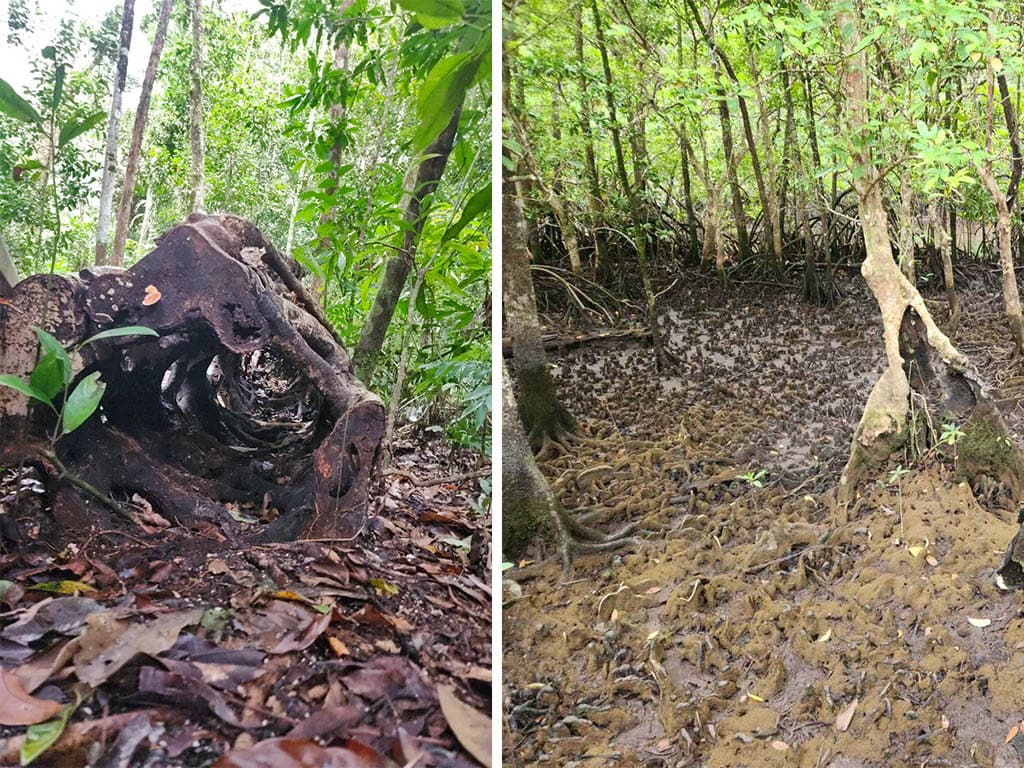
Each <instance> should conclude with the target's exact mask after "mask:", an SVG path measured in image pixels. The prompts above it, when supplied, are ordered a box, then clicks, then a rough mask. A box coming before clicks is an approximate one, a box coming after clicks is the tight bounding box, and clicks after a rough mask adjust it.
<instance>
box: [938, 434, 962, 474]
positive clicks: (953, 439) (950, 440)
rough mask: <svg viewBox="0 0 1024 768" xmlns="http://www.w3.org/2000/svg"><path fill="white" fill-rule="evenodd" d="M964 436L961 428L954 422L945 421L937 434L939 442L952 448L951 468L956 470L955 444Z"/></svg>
mask: <svg viewBox="0 0 1024 768" xmlns="http://www.w3.org/2000/svg"><path fill="white" fill-rule="evenodd" d="M963 436H964V433H963V430H962V429H960V427H958V426H957V425H956V424H952V423H946V424H943V425H942V432H941V433H940V434H939V443H940V444H942V445H948V446H950V447H951V448H952V449H953V470H954V471H956V444H957V442H958V441H959V440H960V438H962V437H963Z"/></svg>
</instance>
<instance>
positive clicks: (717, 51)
mask: <svg viewBox="0 0 1024 768" xmlns="http://www.w3.org/2000/svg"><path fill="white" fill-rule="evenodd" d="M686 4H687V5H688V6H689V8H690V13H691V14H693V20H694V22H695V23H696V24H697V27H698V28H699V29H700V33H701V35H702V36H703V37H704V41H705V42H706V43H707V45H708V48H709V49H710V51H711V58H712V64H713V65H714V66H715V67H716V73H717V65H718V64H719V63H721V65H722V66H723V67H724V69H725V72H726V74H727V75H728V76H729V79H730V80H732V81H733V82H734V83H736V84H737V85H740V80H739V78H738V77H737V76H736V71H735V70H734V69H733V67H732V62H730V61H729V57H728V56H726V55H725V51H723V50H722V49H721V48H720V47H719V45H718V44H717V43H716V42H715V38H714V36H713V35H712V33H711V29H710V26H709V23H710V22H705V21H704V20H702V19H701V17H700V12H699V11H698V9H697V6H696V4H695V3H694V2H693V0H686ZM717 90H718V96H719V99H720V101H719V116H720V117H721V116H722V115H723V114H724V115H725V116H728V114H729V107H728V104H726V102H725V88H724V87H722V85H721V81H720V80H719V83H718V89H717ZM736 103H737V105H738V106H739V109H740V118H741V122H742V124H743V136H744V138H745V139H746V142H747V150H748V151H749V152H750V165H751V167H752V168H753V171H754V182H755V183H756V184H757V194H758V197H759V198H760V200H761V210H762V212H765V213H767V209H768V204H767V200H768V193H767V190H766V188H765V183H764V175H763V174H762V173H761V160H760V157H759V155H758V154H757V145H756V144H755V143H754V131H753V129H752V128H751V125H750V113H749V112H748V110H747V101H746V99H744V98H743V95H742V94H740V93H737V94H736ZM723 131H724V128H723ZM724 139H725V137H724V135H723V144H724ZM729 143H730V145H731V144H732V130H731V128H730V130H729ZM726 162H727V163H731V161H730V160H728V159H726ZM733 174H734V175H735V170H734V171H733ZM730 185H731V182H730ZM738 188H739V182H737V183H736V186H735V187H734V188H733V195H734V196H735V195H736V193H737V192H738ZM740 207H741V208H742V200H740ZM735 209H736V203H735V202H733V210H734V212H735ZM743 226H744V230H745V227H746V224H745V223H744V225H743ZM737 240H738V241H740V243H739V246H740V259H741V260H742V259H745V258H747V257H749V256H750V246H749V237H748V235H747V233H746V231H743V232H742V233H738V236H737ZM778 266H780V265H777V267H778Z"/></svg>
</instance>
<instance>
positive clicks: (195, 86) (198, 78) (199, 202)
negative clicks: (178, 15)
mask: <svg viewBox="0 0 1024 768" xmlns="http://www.w3.org/2000/svg"><path fill="white" fill-rule="evenodd" d="M205 44H206V43H205V41H204V37H203V0H192V66H191V70H190V72H189V77H190V83H191V87H190V88H189V92H188V114H189V146H190V148H191V150H192V173H191V175H190V176H189V194H188V209H189V211H201V210H202V209H203V208H204V206H205V201H206V181H205V169H204V163H205V161H206V160H205V157H206V149H205V139H204V136H203V56H204V53H203V47H204V46H205Z"/></svg>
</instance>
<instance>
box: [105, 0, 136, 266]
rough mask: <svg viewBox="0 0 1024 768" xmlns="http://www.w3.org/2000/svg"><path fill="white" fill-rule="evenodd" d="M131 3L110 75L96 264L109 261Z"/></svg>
mask: <svg viewBox="0 0 1024 768" xmlns="http://www.w3.org/2000/svg"><path fill="white" fill-rule="evenodd" d="M134 18H135V0H124V5H123V6H122V8H121V35H120V37H119V38H118V52H117V69H116V70H115V71H114V83H113V91H114V94H113V97H112V100H111V103H110V117H109V119H108V120H107V145H106V149H105V150H104V153H103V180H102V181H101V182H100V212H99V216H98V217H97V219H96V263H97V264H101V265H102V264H106V263H108V261H109V256H108V253H107V248H108V246H109V241H110V208H111V206H112V205H113V202H114V177H115V176H116V174H117V131H118V126H119V125H120V122H121V99H122V96H123V95H124V86H125V81H126V80H127V78H128V50H129V49H130V48H131V45H132V25H133V23H134Z"/></svg>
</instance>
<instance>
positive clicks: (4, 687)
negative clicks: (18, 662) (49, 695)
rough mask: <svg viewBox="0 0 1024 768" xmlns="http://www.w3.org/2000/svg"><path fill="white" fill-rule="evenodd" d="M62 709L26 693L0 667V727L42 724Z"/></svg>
mask: <svg viewBox="0 0 1024 768" xmlns="http://www.w3.org/2000/svg"><path fill="white" fill-rule="evenodd" d="M63 708H64V707H63V706H61V705H60V704H58V703H57V702H56V701H47V700H46V699H37V698H35V697H34V696H32V695H30V694H28V693H26V692H25V689H24V688H23V687H22V685H21V681H20V680H19V679H18V678H17V677H15V676H14V675H12V674H11V673H10V672H8V671H7V670H5V669H4V668H3V667H0V725H35V724H36V723H43V722H46V721H47V720H49V719H50V718H51V717H53V716H54V715H56V714H57V713H58V712H60V711H61V710H62V709H63Z"/></svg>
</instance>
